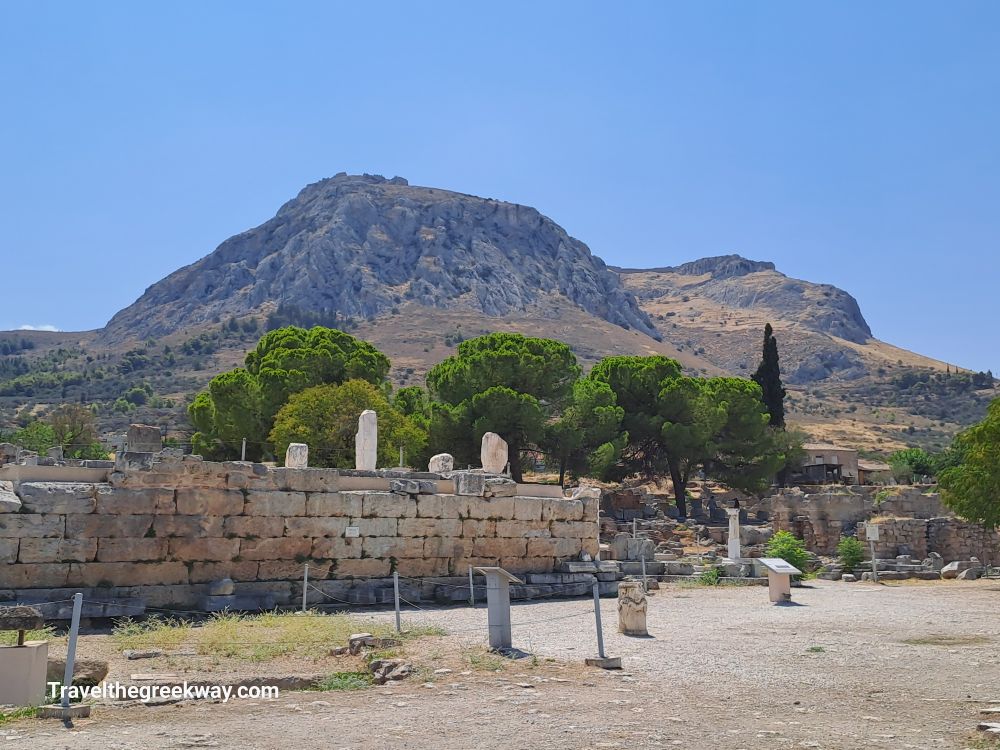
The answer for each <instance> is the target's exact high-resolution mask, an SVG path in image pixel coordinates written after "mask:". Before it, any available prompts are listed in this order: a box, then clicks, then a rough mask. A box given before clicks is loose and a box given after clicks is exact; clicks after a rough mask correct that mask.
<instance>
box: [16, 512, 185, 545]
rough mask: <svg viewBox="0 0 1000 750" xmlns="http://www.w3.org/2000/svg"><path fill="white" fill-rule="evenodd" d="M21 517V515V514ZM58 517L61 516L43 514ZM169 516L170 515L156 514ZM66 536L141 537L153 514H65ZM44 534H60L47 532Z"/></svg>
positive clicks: (71, 537) (144, 533)
mask: <svg viewBox="0 0 1000 750" xmlns="http://www.w3.org/2000/svg"><path fill="white" fill-rule="evenodd" d="M22 517H23V516H22ZM3 518H4V517H3V516H0V536H3V528H2V527H3V523H4V521H3ZM45 518H58V519H60V521H61V520H62V518H63V517H62V516H45ZM157 518H170V516H157ZM65 519H66V527H65V531H66V537H67V538H69V539H86V538H89V537H115V538H117V537H143V536H145V535H146V534H147V533H148V532H149V530H150V528H151V527H152V525H153V516H149V515H144V516H132V515H106V514H103V513H90V514H86V515H84V514H72V515H68V516H65ZM23 536H42V535H41V534H24V535H23ZM46 536H62V534H48V535H46Z"/></svg>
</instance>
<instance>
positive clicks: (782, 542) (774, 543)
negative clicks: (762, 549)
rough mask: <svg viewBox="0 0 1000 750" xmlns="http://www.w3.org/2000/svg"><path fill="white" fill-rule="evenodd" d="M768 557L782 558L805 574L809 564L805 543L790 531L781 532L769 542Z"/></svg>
mask: <svg viewBox="0 0 1000 750" xmlns="http://www.w3.org/2000/svg"><path fill="white" fill-rule="evenodd" d="M767 556H768V557H780V558H781V559H782V560H784V561H785V562H786V563H788V564H789V565H794V566H795V567H796V568H798V569H799V570H801V571H802V572H803V573H805V572H806V567H807V566H808V564H809V553H808V552H806V545H805V542H803V541H802V540H801V539H799V538H798V537H797V536H795V535H794V534H792V533H791V532H790V531H779V532H777V533H776V534H775V535H774V536H772V537H771V538H770V539H769V540H768V542H767Z"/></svg>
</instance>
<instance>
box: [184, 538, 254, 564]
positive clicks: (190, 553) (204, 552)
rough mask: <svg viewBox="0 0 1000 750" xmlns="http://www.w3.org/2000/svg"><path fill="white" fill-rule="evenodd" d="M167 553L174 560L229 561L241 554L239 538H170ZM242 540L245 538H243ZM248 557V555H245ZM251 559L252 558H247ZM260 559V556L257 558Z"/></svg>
mask: <svg viewBox="0 0 1000 750" xmlns="http://www.w3.org/2000/svg"><path fill="white" fill-rule="evenodd" d="M169 541H170V548H169V554H170V556H171V557H173V558H174V559H176V560H184V561H185V562H188V561H192V560H214V561H229V560H232V559H233V558H234V557H236V556H238V555H240V554H241V550H240V540H239V539H177V538H175V539H171V540H169ZM243 541H244V542H245V541H246V540H243ZM246 557H248V558H249V556H246ZM249 559H253V558H249ZM257 559H260V558H257Z"/></svg>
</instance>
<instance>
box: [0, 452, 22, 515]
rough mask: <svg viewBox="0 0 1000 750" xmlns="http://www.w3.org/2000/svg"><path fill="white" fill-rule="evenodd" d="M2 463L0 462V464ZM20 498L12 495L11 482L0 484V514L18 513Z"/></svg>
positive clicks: (12, 486) (12, 484)
mask: <svg viewBox="0 0 1000 750" xmlns="http://www.w3.org/2000/svg"><path fill="white" fill-rule="evenodd" d="M2 463H3V462H2V461H0V464H2ZM20 512H21V498H19V497H18V496H17V495H15V494H14V483H13V482H0V513H20Z"/></svg>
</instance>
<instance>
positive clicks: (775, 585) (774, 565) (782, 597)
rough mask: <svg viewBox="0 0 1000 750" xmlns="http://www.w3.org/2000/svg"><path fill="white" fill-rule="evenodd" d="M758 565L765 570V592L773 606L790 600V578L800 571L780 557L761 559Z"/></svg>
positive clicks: (800, 573) (799, 573) (800, 572)
mask: <svg viewBox="0 0 1000 750" xmlns="http://www.w3.org/2000/svg"><path fill="white" fill-rule="evenodd" d="M759 562H760V564H761V565H763V566H764V567H765V568H767V592H768V594H769V596H770V599H771V601H772V602H774V603H775V604H782V603H784V602H790V601H791V600H792V576H799V575H802V571H801V570H799V569H798V568H796V567H795V566H794V565H792V564H791V563H789V562H788V561H787V560H782V559H781V558H780V557H762V558H760V560H759Z"/></svg>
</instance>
